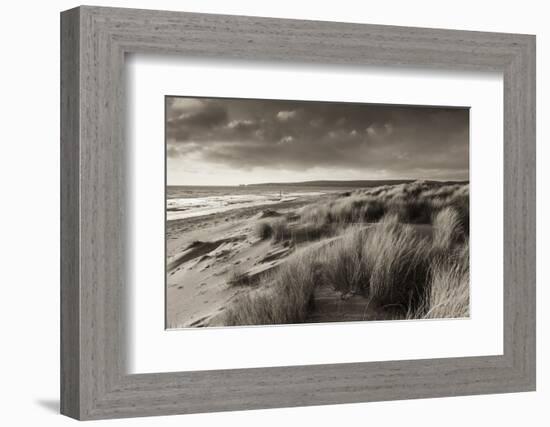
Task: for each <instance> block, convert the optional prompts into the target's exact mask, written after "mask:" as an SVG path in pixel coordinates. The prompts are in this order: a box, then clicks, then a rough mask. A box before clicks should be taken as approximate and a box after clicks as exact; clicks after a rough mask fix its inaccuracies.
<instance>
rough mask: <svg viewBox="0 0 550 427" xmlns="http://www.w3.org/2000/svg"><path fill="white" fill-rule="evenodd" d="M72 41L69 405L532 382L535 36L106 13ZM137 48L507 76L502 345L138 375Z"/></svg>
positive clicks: (82, 414) (66, 34)
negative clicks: (132, 204)
mask: <svg viewBox="0 0 550 427" xmlns="http://www.w3.org/2000/svg"><path fill="white" fill-rule="evenodd" d="M61 35H62V97H61V101H62V107H61V111H62V177H61V178H62V349H61V351H62V382H61V384H62V393H61V396H62V412H63V413H64V414H66V415H69V416H71V417H74V418H78V419H99V418H116V417H130V416H149V415H164V414H181V413H194V412H212V411H227V410H242V409H257V408H273V407H282V406H302V405H321V404H335V403H347V402H363V401H379V400H391V399H410V398H422V397H437V396H456V395H465V394H481V393H502V392H515V391H528V390H534V388H535V39H534V36H529V35H518V34H497V33H483V32H470V31H450V30H438V29H422V28H406V27H391V26H379V25H359V24H345V23H334V22H316V21H301V20H282V19H269V18H256V17H242V16H224V15H207V14H193V13H182V12H163V11H146V10H132V9H113V8H96V7H80V8H77V9H74V10H71V11H67V12H64V13H63V14H62V34H61ZM127 53H151V54H167V53H168V54H177V55H184V56H186V57H213V58H224V59H235V60H263V61H287V62H291V63H292V64H294V65H296V66H300V65H301V64H307V63H320V64H328V65H334V66H346V67H360V66H361V65H373V64H374V65H391V66H396V67H399V66H406V67H428V68H445V69H451V70H490V71H501V72H502V73H503V75H504V89H505V90H504V105H505V108H504V124H505V128H504V163H505V164H504V166H505V177H504V186H505V188H504V212H505V217H504V260H505V263H504V354H503V355H500V356H487V357H468V358H448V359H429V360H414V361H399V362H370V363H353V364H334V365H315V366H291V367H276V368H256V369H235V370H220V371H204V372H176V373H158V374H139V375H129V374H127V373H126V369H125V358H126V354H125V351H126V345H125V343H126V337H127V334H126V327H127V325H126V322H125V301H126V292H127V288H126V286H127V281H128V280H129V277H130V272H129V271H128V268H129V267H128V265H127V264H126V263H127V257H126V253H127V252H126V251H127V247H126V245H127V244H128V238H129V235H128V233H127V224H126V221H125V218H126V215H125V212H126V209H127V197H128V195H127V192H126V191H127V190H126V189H127V185H126V180H127V175H126V171H127V169H128V165H127V164H126V159H127V149H128V147H127V145H126V140H125V138H124V122H125V111H124V108H125V105H124V103H125V82H124V55H125V54H127ZM159 280H160V281H159V283H161V282H162V278H160V279H159Z"/></svg>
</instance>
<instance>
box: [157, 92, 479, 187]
mask: <svg viewBox="0 0 550 427" xmlns="http://www.w3.org/2000/svg"><path fill="white" fill-rule="evenodd" d="M468 118H469V113H468V110H467V109H464V108H462V109H458V108H441V107H437V108H427V107H410V106H387V105H376V104H355V103H328V102H304V101H279V100H257V99H221V98H187V97H167V98H166V143H167V147H166V153H167V180H168V185H238V184H253V183H262V182H296V181H310V180H357V179H405V178H412V179H440V180H454V179H458V180H463V179H468V157H469V156H468V149H469V147H468V146H469V119H468Z"/></svg>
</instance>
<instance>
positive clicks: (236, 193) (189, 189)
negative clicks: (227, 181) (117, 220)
mask: <svg viewBox="0 0 550 427" xmlns="http://www.w3.org/2000/svg"><path fill="white" fill-rule="evenodd" d="M342 190H343V189H340V188H335V187H330V188H326V187H324V188H323V187H311V186H304V187H300V186H296V185H292V186H284V185H277V186H269V185H261V186H256V185H251V186H245V185H242V186H234V187H233V186H219V187H217V186H183V185H178V186H167V187H166V219H167V221H172V220H176V219H184V218H193V217H198V216H204V215H212V214H216V213H219V212H227V211H230V210H234V209H240V208H247V207H254V206H262V205H271V204H276V203H282V202H290V201H294V200H296V199H298V198H300V197H314V196H321V195H324V194H328V193H332V192H338V191H342Z"/></svg>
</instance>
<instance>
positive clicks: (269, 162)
mask: <svg viewBox="0 0 550 427" xmlns="http://www.w3.org/2000/svg"><path fill="white" fill-rule="evenodd" d="M165 102H166V105H165V153H166V188H165V202H166V205H165V209H166V210H165V213H166V215H165V220H166V221H165V245H166V247H165V250H166V253H165V257H166V259H165V263H166V264H165V265H166V270H165V271H166V280H165V286H166V289H165V298H166V301H165V303H166V319H165V320H166V328H167V329H179V328H195V327H229V326H262V325H289V324H307V323H329V322H360V321H395V320H418V319H444V318H467V317H469V315H470V264H469V259H470V258H469V232H470V230H469V228H470V227H469V132H470V127H469V113H470V112H469V108H467V107H450V106H414V105H388V104H366V103H351V102H323V101H296V100H272V99H237V98H201V97H187V96H166V97H165Z"/></svg>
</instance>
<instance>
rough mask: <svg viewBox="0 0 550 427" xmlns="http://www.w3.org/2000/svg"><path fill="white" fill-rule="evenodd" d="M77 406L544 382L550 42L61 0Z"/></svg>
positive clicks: (208, 404)
mask: <svg viewBox="0 0 550 427" xmlns="http://www.w3.org/2000/svg"><path fill="white" fill-rule="evenodd" d="M61 40H62V46H61V50H62V52H61V53H62V64H61V83H62V96H61V120H62V138H61V162H62V176H61V178H62V210H61V211H62V218H61V229H62V264H61V271H62V275H61V276H62V283H61V297H62V298H61V316H62V319H61V407H62V413H63V414H65V415H68V416H71V417H73V418H77V419H101V418H116V417H132V416H150V415H166V414H184V413H196V412H212V411H227V410H242V409H256V408H273V407H284V406H301V405H320V404H335V403H348V402H364V401H379V400H392V399H410V398H422V397H436V396H458V395H466V394H482V393H503V392H517V391H529V390H534V389H535V268H534V266H535V119H534V117H535V114H534V112H535V38H534V36H530V35H518V34H496V33H483V32H466V31H453V30H435V29H422V28H405V27H391V26H373V25H359V24H346V23H334V22H315V21H297V20H281V19H270V18H257V17H242V16H223V15H208V14H194V13H182V12H163V11H146V10H132V9H112V8H102V7H88V6H83V7H79V8H76V9H72V10H69V11H66V12H63V13H62V15H61Z"/></svg>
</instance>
